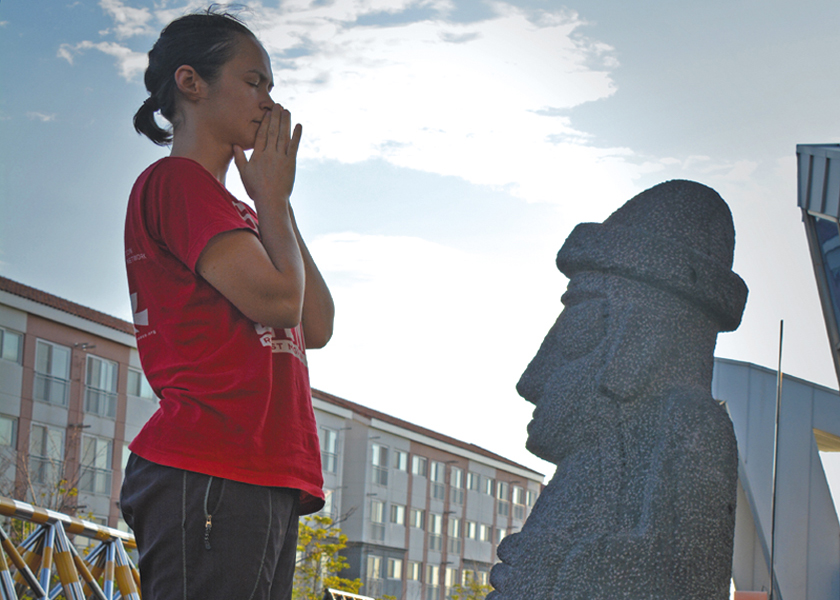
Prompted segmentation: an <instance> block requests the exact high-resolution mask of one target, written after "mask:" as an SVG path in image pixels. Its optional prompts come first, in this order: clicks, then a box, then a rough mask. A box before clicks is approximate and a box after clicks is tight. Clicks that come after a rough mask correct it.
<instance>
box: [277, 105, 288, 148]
mask: <svg viewBox="0 0 840 600" xmlns="http://www.w3.org/2000/svg"><path fill="white" fill-rule="evenodd" d="M278 106H279V105H278ZM280 111H281V112H280V134H279V136H278V137H277V149H278V150H280V151H282V152H283V153H286V151H287V148H288V147H289V131H290V130H291V123H292V113H290V112H289V111H288V110H286V109H285V108H283V107H282V106H281V107H280Z"/></svg>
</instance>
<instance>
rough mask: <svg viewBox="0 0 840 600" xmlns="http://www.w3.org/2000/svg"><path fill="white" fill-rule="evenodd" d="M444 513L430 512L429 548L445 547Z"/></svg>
mask: <svg viewBox="0 0 840 600" xmlns="http://www.w3.org/2000/svg"><path fill="white" fill-rule="evenodd" d="M442 535H443V515H439V514H436V513H429V550H437V551H438V552H440V550H441V549H442V547H443V544H442V543H441V540H442V539H443V538H442Z"/></svg>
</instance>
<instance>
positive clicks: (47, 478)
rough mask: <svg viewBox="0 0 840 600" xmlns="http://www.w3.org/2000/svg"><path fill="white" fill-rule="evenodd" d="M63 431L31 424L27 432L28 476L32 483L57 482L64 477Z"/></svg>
mask: <svg viewBox="0 0 840 600" xmlns="http://www.w3.org/2000/svg"><path fill="white" fill-rule="evenodd" d="M63 461H64V431H63V430H61V429H54V428H52V427H47V426H46V425H32V431H31V432H30V434H29V477H30V479H31V480H32V481H33V482H34V483H47V484H57V483H58V482H59V481H61V479H62V478H63V477H64V464H63Z"/></svg>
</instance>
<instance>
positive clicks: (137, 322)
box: [130, 292, 157, 342]
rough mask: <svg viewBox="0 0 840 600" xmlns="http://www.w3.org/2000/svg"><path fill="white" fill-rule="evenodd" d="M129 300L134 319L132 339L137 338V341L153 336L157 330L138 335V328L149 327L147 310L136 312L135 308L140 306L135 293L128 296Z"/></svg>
mask: <svg viewBox="0 0 840 600" xmlns="http://www.w3.org/2000/svg"><path fill="white" fill-rule="evenodd" d="M130 298H131V314H132V316H133V318H134V337H135V338H137V341H138V342H139V341H140V340H142V339H144V338H147V337H149V336H150V335H155V334H156V333H157V329H152V330H151V331H149V330H148V329H147V330H145V331H144V332H143V334H142V335H141V334H140V329H139V328H140V327H148V326H149V310H148V309H143V310H137V307H138V306H139V305H140V301H139V300H138V299H137V292H135V293H133V294H131V295H130Z"/></svg>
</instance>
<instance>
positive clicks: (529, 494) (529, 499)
mask: <svg viewBox="0 0 840 600" xmlns="http://www.w3.org/2000/svg"><path fill="white" fill-rule="evenodd" d="M536 501H537V492H535V491H533V490H528V491H526V492H525V504H527V505H528V506H534V502H536Z"/></svg>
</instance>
